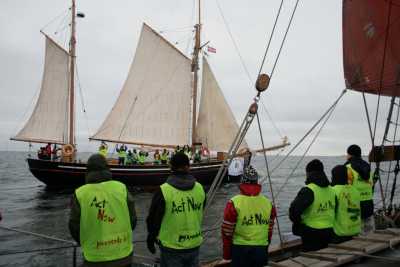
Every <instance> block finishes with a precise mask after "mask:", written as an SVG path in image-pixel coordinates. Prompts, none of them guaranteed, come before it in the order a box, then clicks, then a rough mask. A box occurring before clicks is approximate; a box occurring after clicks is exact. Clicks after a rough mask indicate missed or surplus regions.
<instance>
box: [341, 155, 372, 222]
mask: <svg viewBox="0 0 400 267" xmlns="http://www.w3.org/2000/svg"><path fill="white" fill-rule="evenodd" d="M347 164H350V165H351V167H352V168H353V170H355V171H356V172H357V173H358V174H359V175H360V176H361V179H364V180H365V181H368V180H369V177H370V173H371V166H370V165H369V163H368V162H366V161H365V160H363V159H362V158H360V157H355V156H352V157H351V158H350V159H349V160H348V161H347V162H346V163H345V165H347ZM360 207H361V219H366V218H368V217H370V216H372V215H373V214H374V201H373V199H371V200H365V201H361V202H360Z"/></svg>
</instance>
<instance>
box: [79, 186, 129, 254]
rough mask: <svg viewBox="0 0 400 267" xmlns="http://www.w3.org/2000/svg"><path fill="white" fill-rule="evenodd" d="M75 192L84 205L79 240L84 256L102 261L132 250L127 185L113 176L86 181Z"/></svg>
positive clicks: (80, 203) (82, 206)
mask: <svg viewBox="0 0 400 267" xmlns="http://www.w3.org/2000/svg"><path fill="white" fill-rule="evenodd" d="M75 194H76V198H77V199H78V202H79V205H80V207H81V219H80V242H81V247H82V251H83V256H84V258H85V259H86V260H87V261H89V262H102V261H111V260H116V259H122V258H124V257H126V256H128V255H129V254H131V253H132V229H131V223H130V217H129V210H128V204H127V189H126V186H125V185H124V184H122V183H120V182H118V181H112V180H111V181H106V182H102V183H95V184H86V185H83V186H81V187H79V188H78V189H76V191H75Z"/></svg>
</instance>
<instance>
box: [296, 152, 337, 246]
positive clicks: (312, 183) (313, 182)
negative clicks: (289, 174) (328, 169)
mask: <svg viewBox="0 0 400 267" xmlns="http://www.w3.org/2000/svg"><path fill="white" fill-rule="evenodd" d="M305 183H306V186H305V187H303V188H301V189H300V191H299V193H298V194H297V196H296V198H295V199H294V200H293V202H292V203H291V204H290V208H289V218H290V220H291V221H292V222H293V225H292V232H293V234H295V235H299V236H300V237H301V241H302V243H303V250H304V251H312V250H319V249H322V248H325V247H327V246H328V243H329V242H330V241H331V239H332V236H333V223H334V220H335V205H336V201H335V192H334V191H333V189H332V188H331V186H330V184H329V180H328V178H327V177H326V174H325V172H324V165H323V164H322V162H321V161H320V160H318V159H314V160H312V161H310V162H309V163H308V164H307V166H306V182H305Z"/></svg>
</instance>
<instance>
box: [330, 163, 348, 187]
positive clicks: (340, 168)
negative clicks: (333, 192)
mask: <svg viewBox="0 0 400 267" xmlns="http://www.w3.org/2000/svg"><path fill="white" fill-rule="evenodd" d="M331 172H332V183H331V185H332V186H334V185H346V184H347V183H348V181H347V168H346V166H344V165H336V166H335V167H334V168H333V169H332V171H331Z"/></svg>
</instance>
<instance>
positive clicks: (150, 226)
mask: <svg viewBox="0 0 400 267" xmlns="http://www.w3.org/2000/svg"><path fill="white" fill-rule="evenodd" d="M166 183H168V184H170V185H171V186H173V187H175V188H177V189H179V190H182V191H188V190H191V189H192V188H193V187H194V185H195V183H196V179H195V178H194V177H193V176H192V175H190V174H188V173H186V172H174V173H172V174H171V175H170V176H169V177H168V179H167V181H166ZM205 204H206V203H205V200H204V203H203V207H205ZM164 213H165V199H164V195H163V194H162V192H161V187H159V188H158V189H157V191H156V192H155V193H154V195H153V199H152V201H151V205H150V210H149V215H148V216H147V219H146V224H147V232H148V236H147V239H148V240H150V241H151V242H156V240H157V236H158V233H159V231H160V228H161V222H162V219H163V217H164Z"/></svg>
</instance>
